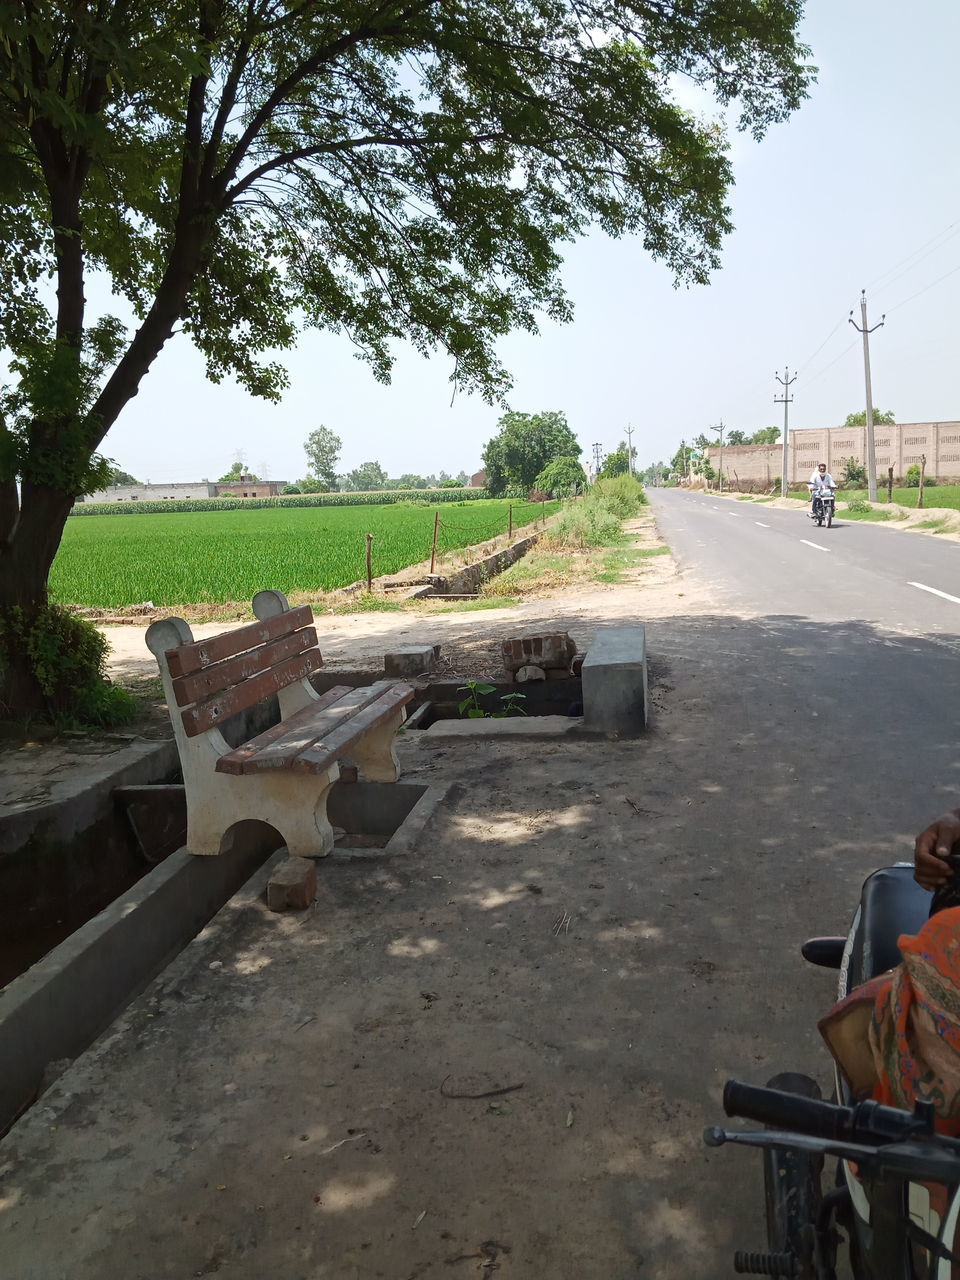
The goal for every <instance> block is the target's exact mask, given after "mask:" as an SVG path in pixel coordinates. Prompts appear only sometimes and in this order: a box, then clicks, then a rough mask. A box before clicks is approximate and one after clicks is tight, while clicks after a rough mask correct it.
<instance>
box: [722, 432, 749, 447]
mask: <svg viewBox="0 0 960 1280" xmlns="http://www.w3.org/2000/svg"><path fill="white" fill-rule="evenodd" d="M747 443H748V441H747V435H746V432H745V431H729V432H727V444H729V445H740V444H747Z"/></svg>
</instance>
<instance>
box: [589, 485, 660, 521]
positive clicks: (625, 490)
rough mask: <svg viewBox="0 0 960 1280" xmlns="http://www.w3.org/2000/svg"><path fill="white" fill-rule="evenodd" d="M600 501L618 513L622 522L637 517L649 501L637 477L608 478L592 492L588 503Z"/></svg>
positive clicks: (594, 487) (595, 486)
mask: <svg viewBox="0 0 960 1280" xmlns="http://www.w3.org/2000/svg"><path fill="white" fill-rule="evenodd" d="M595 498H596V499H600V500H602V501H604V502H606V503H607V505H608V506H609V507H610V509H611V510H612V511H615V512H617V514H618V515H619V516H620V519H621V520H629V519H630V517H631V516H635V515H636V514H637V512H638V511H639V510H640V508H641V507H642V506H643V504H644V503H645V502H646V500H647V495H646V494H645V493H644V491H643V485H642V484H641V483H640V481H639V480H637V479H636V477H635V476H629V475H624V476H607V477H603V478H602V479H600V480H598V481H597V482H596V484H595V485H594V486H593V488H592V489H591V490H590V494H589V496H588V501H592V500H594V499H595Z"/></svg>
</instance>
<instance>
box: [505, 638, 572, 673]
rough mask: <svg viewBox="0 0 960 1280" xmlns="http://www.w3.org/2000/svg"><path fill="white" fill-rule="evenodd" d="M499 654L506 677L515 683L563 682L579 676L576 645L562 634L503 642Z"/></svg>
mask: <svg viewBox="0 0 960 1280" xmlns="http://www.w3.org/2000/svg"><path fill="white" fill-rule="evenodd" d="M502 653H503V665H504V669H505V670H506V673H507V676H508V678H509V679H511V680H515V681H516V682H517V683H518V684H525V683H526V682H527V681H528V680H566V679H568V678H569V677H570V676H571V675H579V671H578V670H577V669H576V667H577V660H578V654H577V646H576V645H575V644H574V642H573V640H572V639H571V638H570V636H569V635H568V634H567V633H566V632H565V631H561V632H557V633H555V634H553V635H546V636H521V637H519V638H517V639H515V640H504V642H503V645H502ZM580 661H582V659H580Z"/></svg>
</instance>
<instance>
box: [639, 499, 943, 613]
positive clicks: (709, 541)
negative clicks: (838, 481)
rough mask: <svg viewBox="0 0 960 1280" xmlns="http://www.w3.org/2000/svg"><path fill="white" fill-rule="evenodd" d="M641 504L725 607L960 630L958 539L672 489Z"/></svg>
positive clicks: (677, 553)
mask: <svg viewBox="0 0 960 1280" xmlns="http://www.w3.org/2000/svg"><path fill="white" fill-rule="evenodd" d="M651 503H652V505H653V507H654V510H655V511H656V514H657V521H658V524H659V526H660V529H661V532H662V533H663V535H664V537H665V538H666V540H667V542H668V543H669V544H670V546H671V548H672V550H673V552H674V554H675V556H676V557H677V558H678V560H679V561H680V563H681V565H683V566H685V567H688V568H689V569H691V570H692V571H693V572H695V573H696V574H697V575H698V576H699V577H705V578H706V579H708V580H709V581H710V583H711V584H712V585H713V586H714V587H715V588H716V590H717V591H718V593H719V594H720V597H721V598H722V599H723V600H724V602H725V603H726V604H728V605H729V606H731V607H733V608H737V609H743V610H746V611H749V612H751V613H769V612H784V611H786V612H790V613H794V614H796V615H798V616H806V617H812V618H824V619H829V620H833V621H840V620H843V619H853V618H856V619H867V620H869V621H871V622H875V623H877V624H879V625H882V626H884V627H887V628H889V629H891V630H896V631H905V632H912V633H915V634H917V635H925V636H944V637H954V638H956V635H957V633H958V631H960V543H957V542H940V541H938V540H937V539H936V538H933V537H924V536H923V535H922V534H916V533H907V532H905V531H902V530H897V529H892V528H889V527H886V526H881V525H875V524H867V523H862V522H858V521H852V520H851V521H847V520H844V519H843V513H842V512H841V513H839V515H838V518H837V520H836V521H835V523H834V525H833V527H832V528H831V529H827V528H818V527H817V525H816V524H815V523H814V522H813V521H812V520H809V519H807V518H806V516H805V515H804V513H803V512H801V511H799V510H785V509H778V508H773V509H771V508H768V507H766V506H765V505H763V504H758V503H753V502H737V501H736V500H735V499H730V498H715V497H710V496H709V495H707V494H701V493H687V492H684V491H682V490H678V489H661V490H654V491H653V492H652V494H651Z"/></svg>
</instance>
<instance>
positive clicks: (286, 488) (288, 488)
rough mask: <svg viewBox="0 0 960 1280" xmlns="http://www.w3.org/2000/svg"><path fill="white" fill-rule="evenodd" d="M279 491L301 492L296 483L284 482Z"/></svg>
mask: <svg viewBox="0 0 960 1280" xmlns="http://www.w3.org/2000/svg"><path fill="white" fill-rule="evenodd" d="M280 492H281V493H303V490H302V489H301V488H300V486H299V485H298V484H285V485H284V486H283V488H282V489H281V491H280Z"/></svg>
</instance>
